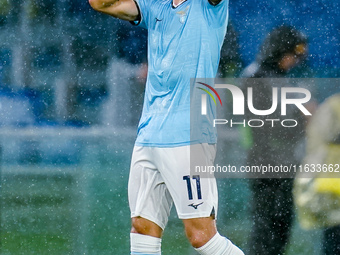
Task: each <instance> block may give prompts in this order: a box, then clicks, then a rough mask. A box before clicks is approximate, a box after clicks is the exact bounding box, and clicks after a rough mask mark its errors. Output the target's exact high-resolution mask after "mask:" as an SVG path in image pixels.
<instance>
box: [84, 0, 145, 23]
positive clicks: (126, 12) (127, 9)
mask: <svg viewBox="0 0 340 255" xmlns="http://www.w3.org/2000/svg"><path fill="white" fill-rule="evenodd" d="M89 3H90V5H91V6H92V8H93V9H95V10H96V11H99V12H102V13H105V14H108V15H111V16H113V17H116V18H118V19H123V20H129V21H134V20H136V19H137V18H138V16H139V11H138V9H137V6H136V3H135V1H134V0H89Z"/></svg>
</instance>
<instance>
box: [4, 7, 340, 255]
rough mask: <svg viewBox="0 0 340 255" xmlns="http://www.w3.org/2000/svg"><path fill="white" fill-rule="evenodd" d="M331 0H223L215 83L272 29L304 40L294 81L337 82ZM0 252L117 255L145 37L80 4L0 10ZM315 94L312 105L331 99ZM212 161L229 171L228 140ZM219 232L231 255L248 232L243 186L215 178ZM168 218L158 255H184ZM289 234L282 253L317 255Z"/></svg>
mask: <svg viewBox="0 0 340 255" xmlns="http://www.w3.org/2000/svg"><path fill="white" fill-rule="evenodd" d="M339 4H340V3H339V0H336V1H326V0H319V1H311V0H300V1H298V0H291V1H280V2H277V1H275V0H230V25H229V32H228V36H227V38H226V41H225V45H224V48H223V52H222V60H221V66H220V73H219V76H220V77H237V75H238V74H239V73H240V71H241V70H242V69H243V68H244V67H245V66H246V65H247V64H249V63H250V62H251V61H252V60H253V59H254V57H255V54H256V52H257V50H258V47H259V44H260V43H261V41H262V39H263V38H264V37H265V35H266V34H267V33H268V32H269V31H270V30H271V29H272V28H273V27H275V26H277V25H281V24H290V25H294V26H295V27H297V28H298V29H300V30H301V31H303V32H304V33H306V35H307V36H308V37H309V48H310V57H309V58H308V60H307V61H306V63H304V65H302V67H301V68H299V70H297V71H296V72H294V73H293V74H292V75H293V76H294V77H299V78H303V77H320V78H339V74H340V72H339V64H340V54H339V48H340V47H339V46H340V44H339V40H340V36H339V33H340V23H339V22H340V21H339V18H338V16H339V14H340V9H339ZM0 38H1V40H0V171H1V185H0V196H1V197H0V203H1V206H0V208H1V209H0V216H1V217H0V219H1V222H0V251H1V254H51V255H52V254H119V255H120V254H128V251H129V239H128V238H129V228H130V222H129V209H128V204H127V179H128V170H129V162H130V156H131V151H132V147H133V142H134V138H135V133H136V126H137V123H138V118H139V114H140V111H141V105H142V92H143V84H144V80H145V59H146V49H145V46H146V42H145V40H146V31H144V30H141V29H139V28H135V27H133V26H131V25H130V24H128V23H124V22H120V21H117V20H115V19H112V18H110V17H106V16H104V15H101V14H98V13H95V12H94V11H92V10H91V9H90V7H89V5H88V3H87V1H86V0H82V1H80V0H72V1H66V0H60V1H52V0H42V1H37V0H23V1H19V2H17V1H13V0H0ZM339 91H340V88H338V87H332V86H331V87H322V86H320V87H318V88H316V91H315V92H314V94H313V95H314V97H315V98H317V100H318V101H319V102H321V101H323V100H324V99H325V98H326V97H327V96H329V95H331V94H333V93H335V92H339ZM221 142H222V143H223V144H228V146H227V148H224V149H223V152H222V153H223V155H224V156H225V157H226V160H228V162H229V161H230V162H231V163H233V164H235V165H240V164H242V162H243V161H244V157H245V151H244V149H243V148H242V146H241V145H240V142H239V134H238V131H237V130H229V131H228V132H227V133H226V135H225V136H224V137H223V139H222V141H221ZM218 181H219V191H220V194H219V196H220V208H219V219H218V220H219V226H220V232H221V233H223V234H226V235H228V236H230V238H231V239H233V240H235V242H236V243H237V244H238V245H240V246H241V247H245V246H246V241H247V235H248V232H249V228H250V226H251V221H250V218H249V207H248V201H249V189H248V186H247V180H246V179H231V180H228V179H219V180H218ZM182 230H183V228H182V224H181V222H180V221H178V220H177V219H176V215H175V213H174V212H173V213H172V215H171V219H170V222H169V226H168V229H167V230H166V232H165V236H164V242H163V248H164V254H165V255H166V254H173V255H177V254H194V252H193V250H192V249H191V248H190V245H189V243H188V242H187V241H186V240H185V238H184V235H183V233H182V232H183V231H182ZM319 249H320V232H319V231H317V230H315V231H304V230H302V229H301V228H300V227H299V225H298V223H296V224H295V227H294V231H293V233H292V238H291V242H290V244H289V251H288V253H287V254H289V255H292V254H294V255H299V254H301V255H303V254H309V255H313V254H319Z"/></svg>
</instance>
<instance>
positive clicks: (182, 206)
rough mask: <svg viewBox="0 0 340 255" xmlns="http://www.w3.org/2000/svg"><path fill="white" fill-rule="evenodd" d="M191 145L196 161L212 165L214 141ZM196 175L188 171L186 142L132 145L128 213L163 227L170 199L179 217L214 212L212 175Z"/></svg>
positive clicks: (215, 191) (213, 181)
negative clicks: (165, 144) (169, 145)
mask: <svg viewBox="0 0 340 255" xmlns="http://www.w3.org/2000/svg"><path fill="white" fill-rule="evenodd" d="M191 146H195V147H191V149H192V148H194V151H195V156H194V159H198V161H199V162H198V163H199V164H200V165H202V163H203V162H204V164H206V165H213V162H214V160H215V155H216V146H215V145H208V144H197V145H191ZM191 163H193V162H191ZM200 177H201V176H199V175H195V174H193V175H191V174H190V146H181V147H173V148H158V147H139V146H135V147H134V150H133V154H132V161H131V169H130V177H129V187H128V193H129V205H130V210H131V217H137V216H140V217H143V218H145V219H148V220H150V221H152V222H154V223H156V224H157V225H158V226H160V227H161V228H162V229H164V228H165V226H166V224H167V222H168V217H169V214H170V209H171V207H172V203H173V202H174V203H175V207H176V210H177V215H178V217H179V218H180V219H192V218H200V217H209V216H211V215H215V216H216V213H217V204H218V194H217V185H216V179H215V178H212V177H210V178H200Z"/></svg>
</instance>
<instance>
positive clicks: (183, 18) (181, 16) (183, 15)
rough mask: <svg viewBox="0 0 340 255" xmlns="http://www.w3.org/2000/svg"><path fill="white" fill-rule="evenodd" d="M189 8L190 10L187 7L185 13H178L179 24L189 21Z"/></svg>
mask: <svg viewBox="0 0 340 255" xmlns="http://www.w3.org/2000/svg"><path fill="white" fill-rule="evenodd" d="M189 8H190V6H187V7H186V8H185V9H184V10H183V11H179V12H176V13H177V15H178V16H179V22H181V23H182V24H183V23H184V22H185V21H186V19H187V16H188V10H189Z"/></svg>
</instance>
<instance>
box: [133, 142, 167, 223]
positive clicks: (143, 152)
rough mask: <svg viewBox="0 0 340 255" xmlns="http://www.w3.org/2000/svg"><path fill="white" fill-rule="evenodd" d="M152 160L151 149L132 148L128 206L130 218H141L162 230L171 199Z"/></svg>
mask: <svg viewBox="0 0 340 255" xmlns="http://www.w3.org/2000/svg"><path fill="white" fill-rule="evenodd" d="M153 159H154V156H153V153H152V148H148V147H135V148H134V151H133V156H132V161H131V168H130V176H129V185H128V196H129V206H130V210H131V218H136V219H138V218H140V217H141V218H144V219H147V220H148V221H151V222H153V223H155V224H157V225H158V226H159V227H160V228H162V229H164V228H165V225H166V224H167V221H168V217H169V214H170V210H171V206H172V198H171V195H170V193H169V191H168V189H167V186H166V185H165V183H164V180H163V178H162V176H161V174H160V173H159V171H158V170H157V168H155V165H154V164H153V163H152V160H153Z"/></svg>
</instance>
